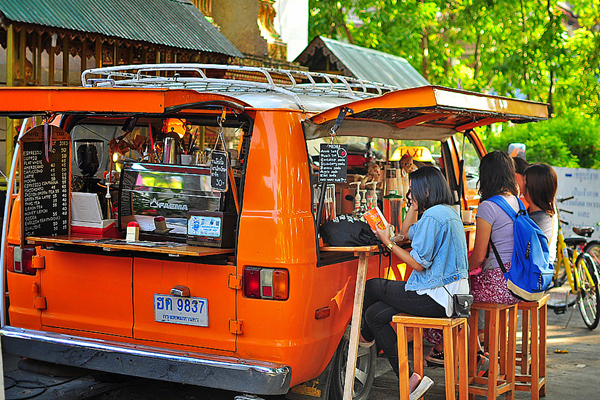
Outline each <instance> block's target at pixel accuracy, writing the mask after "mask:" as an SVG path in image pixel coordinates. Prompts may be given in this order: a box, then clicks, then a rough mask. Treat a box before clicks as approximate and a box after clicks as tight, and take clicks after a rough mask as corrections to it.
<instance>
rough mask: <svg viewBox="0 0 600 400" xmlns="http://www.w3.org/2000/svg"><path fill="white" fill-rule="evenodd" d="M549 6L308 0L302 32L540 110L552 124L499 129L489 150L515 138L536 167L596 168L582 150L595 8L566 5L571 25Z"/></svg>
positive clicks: (584, 3) (597, 53) (594, 108)
mask: <svg viewBox="0 0 600 400" xmlns="http://www.w3.org/2000/svg"><path fill="white" fill-rule="evenodd" d="M558 4H559V2H558V1H557V0H545V1H539V0H403V1H400V0H339V1H329V0H310V10H311V14H310V24H309V26H310V32H309V34H310V37H311V38H313V37H315V36H317V35H322V36H327V37H331V38H333V39H338V40H342V41H346V42H349V43H354V44H357V45H360V46H364V47H367V48H373V49H376V50H379V51H383V52H386V53H390V54H394V55H397V56H400V57H403V58H405V59H407V60H408V61H409V62H410V63H411V64H412V65H413V66H414V67H415V68H416V69H417V70H418V71H419V72H421V73H422V75H423V76H425V78H426V79H427V80H428V81H429V82H430V83H432V84H436V85H443V86H448V87H460V88H462V89H466V90H472V91H477V92H484V93H493V94H500V95H502V96H509V97H519V98H524V99H528V100H533V101H541V102H546V103H549V104H550V110H551V113H552V114H551V115H552V116H553V117H555V118H554V119H555V120H556V121H554V120H553V121H549V122H546V123H538V124H534V125H535V127H529V126H527V127H515V128H507V129H504V130H503V133H501V134H500V136H498V137H490V138H489V144H490V145H493V146H496V145H500V144H506V143H509V142H510V140H509V139H508V138H514V139H515V140H516V138H521V139H520V141H523V142H529V145H528V153H530V154H532V155H534V156H533V157H534V158H538V159H539V160H540V161H544V162H548V163H551V164H552V165H557V166H558V165H560V166H574V165H580V166H582V167H591V166H594V167H596V168H597V167H600V165H599V164H598V162H597V161H595V156H594V155H588V154H587V153H585V152H586V151H592V149H598V146H597V143H593V142H594V141H593V140H592V139H593V137H594V136H600V135H599V134H598V133H599V132H600V131H599V129H600V125H599V124H598V123H597V122H596V120H595V119H594V116H596V115H600V83H599V78H600V31H599V29H598V26H600V2H599V0H592V1H590V0H574V1H571V2H570V4H571V5H572V10H571V11H572V13H573V15H574V16H576V17H577V18H576V19H575V18H567V17H569V16H570V14H569V10H565V9H564V8H561V7H559V6H558ZM560 4H562V5H563V6H564V4H566V3H560ZM572 121H578V123H572ZM528 131H532V132H533V131H535V132H537V134H536V135H532V136H527V132H528ZM567 132H568V134H567ZM505 136H506V138H505ZM565 136H567V137H565ZM574 138H579V139H578V140H579V142H576V141H575V140H574ZM513 141H514V140H513ZM578 143H579V144H578ZM504 149H506V147H504ZM580 151H581V152H580ZM566 152H571V154H568V153H566ZM528 158H529V156H528ZM574 160H577V161H576V164H573V162H574Z"/></svg>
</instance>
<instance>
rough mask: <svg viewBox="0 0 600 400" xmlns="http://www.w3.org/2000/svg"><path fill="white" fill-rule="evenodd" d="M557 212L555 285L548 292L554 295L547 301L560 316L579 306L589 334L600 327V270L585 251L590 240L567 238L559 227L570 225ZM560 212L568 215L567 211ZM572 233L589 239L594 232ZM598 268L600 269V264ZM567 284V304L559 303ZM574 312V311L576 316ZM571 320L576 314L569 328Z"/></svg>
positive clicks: (579, 230)
mask: <svg viewBox="0 0 600 400" xmlns="http://www.w3.org/2000/svg"><path fill="white" fill-rule="evenodd" d="M572 198H573V197H569V198H565V199H557V202H564V201H567V200H570V199H572ZM558 211H559V210H558V207H557V209H556V212H557V217H558V219H559V226H558V237H557V239H558V244H557V251H556V263H555V264H554V275H553V278H552V285H551V287H550V288H549V289H548V292H549V293H550V295H551V298H550V300H549V301H548V308H551V309H553V310H554V312H555V313H557V314H562V313H565V312H566V311H567V309H568V307H572V306H574V305H575V304H578V305H579V312H580V314H581V317H582V318H583V322H584V323H585V324H586V326H587V327H588V328H589V329H590V330H592V329H595V328H596V327H597V326H598V322H600V283H599V282H600V276H599V274H598V269H599V268H598V267H597V264H596V262H595V261H594V259H593V257H592V256H591V255H590V254H589V253H586V252H585V251H584V249H585V245H586V244H587V239H586V238H585V237H579V238H568V239H565V238H564V235H563V232H562V228H561V226H560V225H561V224H560V223H564V224H568V223H567V222H565V221H562V220H560V216H559V215H558ZM560 211H562V212H567V213H568V212H569V211H566V210H560ZM573 231H574V232H575V233H576V234H579V235H581V234H585V236H588V235H589V237H591V233H592V232H593V228H592V229H591V232H590V229H589V228H587V229H586V228H573ZM599 244H600V243H599ZM593 249H595V248H593ZM598 249H599V250H600V247H599V248H598ZM573 260H575V262H573ZM598 265H599V266H600V264H598ZM566 282H568V283H569V286H568V288H567V290H566V291H565V292H564V295H565V300H564V302H562V301H557V298H558V297H560V295H562V294H563V290H564V288H563V286H564V284H565V283H566ZM553 293H554V294H556V293H559V295H558V296H557V295H555V296H552V294H553ZM574 311H575V309H574V308H573V312H574ZM572 316H573V314H572V313H571V316H570V317H569V320H568V321H567V325H568V324H569V321H570V320H571V317H572Z"/></svg>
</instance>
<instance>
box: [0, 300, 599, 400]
mask: <svg viewBox="0 0 600 400" xmlns="http://www.w3.org/2000/svg"><path fill="white" fill-rule="evenodd" d="M569 316H570V311H569V312H568V313H567V314H561V315H555V314H554V313H553V312H552V311H549V314H548V335H549V337H548V388H547V392H546V399H548V400H559V399H560V400H562V399H568V398H576V399H597V398H600V394H599V392H600V390H599V387H600V328H598V329H597V330H595V331H590V330H588V329H587V328H586V327H585V325H584V323H583V321H582V319H581V316H580V315H579V311H578V310H575V312H574V314H573V316H572V318H571V321H570V323H569V325H568V327H565V325H566V324H567V321H568V319H569ZM556 350H566V351H568V352H567V353H557V352H556ZM19 361H20V359H18V358H16V357H13V356H7V355H5V356H4V383H5V387H6V391H5V394H6V399H12V400H16V399H25V398H35V399H39V400H47V399H65V400H67V399H83V398H93V399H96V400H112V399H115V400H116V399H121V398H127V399H129V400H131V399H140V400H142V399H143V400H148V399H157V400H158V399H160V400H167V399H202V400H224V399H231V400H232V399H233V398H234V396H235V395H236V394H238V393H233V392H226V391H214V390H207V389H203V388H197V387H190V386H185V385H174V384H169V383H164V382H156V381H146V380H139V379H128V380H125V381H123V382H118V381H117V382H115V381H114V380H107V379H103V378H105V377H103V376H100V377H96V379H94V378H93V377H91V376H87V375H84V376H81V375H80V374H79V375H76V378H75V379H73V378H69V377H58V378H53V377H49V376H46V375H41V374H37V373H33V372H31V371H29V372H28V371H22V370H21V369H19V368H18V366H17V365H18V363H19ZM36 371H37V370H36ZM37 372H44V371H37ZM67 372H68V371H67ZM425 373H426V375H428V376H429V377H431V378H432V379H433V380H434V382H435V385H434V386H433V388H432V389H431V390H430V392H429V393H428V396H427V399H432V400H441V399H445V398H446V396H445V389H444V370H443V368H426V370H425ZM66 375H68V374H66ZM15 380H17V382H15ZM15 383H16V384H15ZM515 398H516V399H529V398H531V397H530V395H529V393H524V392H517V394H516V396H515ZM279 399H283V397H282V396H277V397H276V400H279ZM396 399H398V380H397V379H396V377H395V375H394V374H393V372H392V371H391V368H390V366H389V364H388V362H387V360H386V359H385V358H383V357H382V358H380V359H378V362H377V373H376V378H375V383H374V387H373V390H372V391H371V394H370V396H369V400H396ZM268 400H274V399H268Z"/></svg>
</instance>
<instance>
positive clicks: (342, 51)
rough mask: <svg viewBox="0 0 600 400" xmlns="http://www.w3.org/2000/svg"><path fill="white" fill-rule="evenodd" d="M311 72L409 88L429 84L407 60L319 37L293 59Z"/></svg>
mask: <svg viewBox="0 0 600 400" xmlns="http://www.w3.org/2000/svg"><path fill="white" fill-rule="evenodd" d="M294 61H295V62H299V63H300V64H301V65H304V66H306V67H308V68H309V69H310V70H311V71H321V72H325V71H329V72H334V71H336V72H341V73H342V74H343V75H347V76H352V77H355V78H358V79H364V80H367V81H371V82H379V83H384V84H387V85H392V86H396V87H397V88H399V89H406V88H412V87H418V86H425V85H429V82H427V80H426V79H425V78H424V77H423V76H422V75H421V74H419V72H418V71H417V70H416V69H415V68H414V67H413V66H412V65H410V64H409V63H408V61H406V60H405V59H404V58H402V57H397V56H394V55H391V54H387V53H383V52H381V51H377V50H373V49H367V48H365V47H360V46H356V45H353V44H348V43H343V42H338V41H337V40H333V39H328V38H325V37H322V36H317V37H316V38H314V39H313V40H312V42H310V44H309V45H308V46H307V47H306V49H304V51H303V52H302V53H301V54H300V55H299V56H298V57H297V58H296V60H294Z"/></svg>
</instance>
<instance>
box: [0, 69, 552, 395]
mask: <svg viewBox="0 0 600 400" xmlns="http://www.w3.org/2000/svg"><path fill="white" fill-rule="evenodd" d="M82 86H83V87H81V88H59V87H48V88H1V89H0V113H1V114H2V115H6V116H10V117H18V118H29V117H33V119H34V120H35V121H36V122H37V124H38V126H36V127H35V128H32V129H30V130H26V129H23V130H22V131H21V132H20V135H19V140H18V143H17V146H16V148H15V158H14V160H13V169H12V171H11V174H10V180H9V192H8V196H7V204H6V211H5V212H6V217H5V219H4V226H3V232H2V234H3V236H2V239H3V242H2V267H3V268H4V273H3V274H2V277H3V280H4V282H3V283H2V284H3V286H4V287H5V288H6V290H7V295H6V297H5V298H3V304H2V307H1V308H0V311H1V312H2V314H1V319H2V327H1V330H0V335H1V337H2V347H3V350H4V351H6V352H8V353H12V354H16V355H19V356H22V357H28V358H31V359H36V360H42V361H48V362H52V363H57V364H64V365H70V366H76V367H83V368H88V369H93V370H100V371H107V372H112V373H117V374H125V375H132V376H140V377H146V378H154V379H161V380H166V381H173V382H182V383H186V384H193V385H199V386H207V387H213V388H222V389H227V390H232V391H239V392H242V393H251V394H255V395H275V394H287V395H288V397H289V398H315V397H316V398H324V399H326V398H330V399H341V398H342V393H343V386H344V371H345V366H346V359H347V354H348V335H345V332H346V331H347V328H348V325H349V322H350V320H351V315H352V312H353V304H354V299H353V296H354V291H355V284H356V279H357V263H358V257H357V256H356V255H355V253H353V252H332V251H323V250H324V249H323V248H322V246H323V243H322V242H320V241H319V235H318V230H319V222H320V221H321V218H320V217H319V216H317V215H315V214H316V212H317V210H319V209H320V208H319V205H318V202H319V197H317V196H316V193H317V192H318V191H319V190H318V189H319V187H320V183H319V182H318V172H319V167H320V165H319V149H320V144H321V143H325V144H328V143H331V142H332V141H333V143H339V144H352V145H354V146H357V145H358V146H359V147H360V148H365V149H366V150H365V151H366V152H370V151H371V150H377V152H374V151H371V152H370V153H369V154H370V155H369V157H366V158H365V160H366V159H369V160H370V161H372V162H375V163H379V164H380V165H381V166H382V167H383V166H384V164H386V163H387V162H388V161H387V159H388V158H389V155H390V154H392V153H393V151H394V150H395V148H396V147H398V146H426V147H427V148H428V149H429V150H430V151H431V153H433V155H434V159H435V162H436V164H437V165H438V166H439V167H440V168H441V169H442V170H443V171H444V174H445V175H446V177H447V179H448V182H449V183H450V186H451V188H452V190H453V192H454V193H455V197H456V203H457V205H460V206H461V208H462V209H466V208H467V207H469V206H475V205H476V204H477V202H478V199H477V191H476V186H475V185H476V182H477V167H478V164H479V159H480V158H481V157H482V156H483V155H484V154H485V149H484V147H483V145H482V142H481V140H480V138H479V137H478V136H477V134H476V133H475V131H474V130H473V129H474V128H476V127H479V126H484V125H488V124H492V123H495V122H502V121H513V122H516V123H519V122H531V121H537V120H541V119H545V118H547V107H546V106H545V105H544V104H540V103H533V102H526V101H521V100H515V99H508V98H501V97H495V96H487V95H481V94H477V93H471V92H466V91H461V90H455V89H448V88H443V87H436V86H426V87H419V88H413V89H406V90H394V89H395V88H391V87H387V86H384V85H380V84H376V83H371V82H364V81H358V80H355V79H352V78H344V77H340V76H330V75H324V74H316V73H307V72H295V71H280V70H277V71H275V70H269V69H263V68H250V67H239V66H223V65H192V64H190V65H188V64H171V65H134V66H119V67H107V68H99V69H93V70H88V71H85V72H84V73H83V74H82ZM344 108H345V109H344ZM342 109H344V110H345V112H340V111H341V110H342ZM377 154H380V155H382V156H381V157H380V156H378V155H377ZM348 180H350V178H348ZM349 187H350V186H349V184H348V183H347V182H338V183H335V190H334V195H333V196H335V198H336V212H337V213H338V214H339V213H340V212H341V203H342V201H343V200H344V198H343V197H340V196H341V193H342V189H348V188H349ZM380 198H381V196H380ZM396 261H397V260H396ZM382 264H384V265H380V262H379V257H378V256H377V255H375V256H372V257H371V258H370V259H369V267H368V276H378V275H380V274H382V273H384V269H385V267H387V265H388V262H387V261H386V262H382ZM391 264H393V265H396V264H397V262H393V261H392V262H391ZM399 277H400V276H397V278H399ZM375 351H376V350H375V348H374V347H372V348H371V349H368V350H365V349H360V351H359V353H358V358H357V362H356V374H355V376H356V377H355V383H354V398H355V399H366V398H367V396H368V393H369V390H370V388H371V385H372V383H373V377H374V365H375V364H374V363H375V358H376V352H375Z"/></svg>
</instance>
